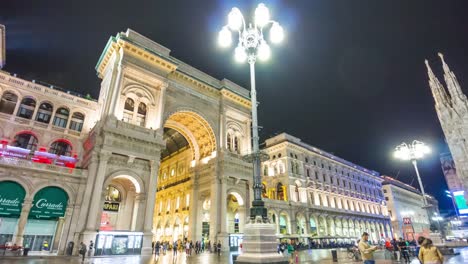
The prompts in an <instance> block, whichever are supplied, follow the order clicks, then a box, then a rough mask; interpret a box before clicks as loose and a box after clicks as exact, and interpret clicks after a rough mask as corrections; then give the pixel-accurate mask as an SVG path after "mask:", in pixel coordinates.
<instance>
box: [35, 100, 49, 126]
mask: <svg viewBox="0 0 468 264" xmlns="http://www.w3.org/2000/svg"><path fill="white" fill-rule="evenodd" d="M52 110H53V108H52V105H51V104H49V103H41V105H39V110H38V111H37V114H36V121H38V122H41V123H46V124H49V122H50V117H51V116H52Z"/></svg>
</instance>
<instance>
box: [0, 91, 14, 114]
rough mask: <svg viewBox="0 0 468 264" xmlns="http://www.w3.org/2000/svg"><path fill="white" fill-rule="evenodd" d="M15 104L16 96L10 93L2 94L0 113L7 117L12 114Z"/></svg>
mask: <svg viewBox="0 0 468 264" xmlns="http://www.w3.org/2000/svg"><path fill="white" fill-rule="evenodd" d="M17 102H18V96H17V95H16V94H14V93H10V92H6V93H4V94H3V96H2V99H1V100H0V112H2V113H5V114H9V115H11V114H13V112H14V111H15V107H16V103H17Z"/></svg>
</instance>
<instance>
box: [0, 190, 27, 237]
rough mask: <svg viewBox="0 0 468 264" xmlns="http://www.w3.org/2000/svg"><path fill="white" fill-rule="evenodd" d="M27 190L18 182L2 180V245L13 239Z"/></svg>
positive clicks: (0, 210) (0, 201)
mask: <svg viewBox="0 0 468 264" xmlns="http://www.w3.org/2000/svg"><path fill="white" fill-rule="evenodd" d="M25 195H26V191H25V190H24V188H23V187H22V186H21V185H20V184H19V183H17V182H14V181H2V182H0V223H1V224H0V245H5V243H7V242H11V241H13V237H14V235H15V230H17V225H18V219H19V218H20V215H21V210H22V204H23V201H24V197H25Z"/></svg>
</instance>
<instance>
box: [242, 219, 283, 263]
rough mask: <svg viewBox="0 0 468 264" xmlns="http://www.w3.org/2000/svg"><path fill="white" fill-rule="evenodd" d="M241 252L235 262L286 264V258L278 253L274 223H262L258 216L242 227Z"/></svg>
mask: <svg viewBox="0 0 468 264" xmlns="http://www.w3.org/2000/svg"><path fill="white" fill-rule="evenodd" d="M244 234H245V235H244V241H243V242H242V254H240V255H239V257H237V260H236V261H235V263H236V264H259V263H268V264H287V263H289V261H288V259H287V258H286V257H284V256H283V255H281V254H278V241H277V237H276V228H275V225H274V224H270V223H264V221H263V219H262V218H261V217H260V216H257V217H256V218H255V220H250V223H248V224H246V225H245V227H244Z"/></svg>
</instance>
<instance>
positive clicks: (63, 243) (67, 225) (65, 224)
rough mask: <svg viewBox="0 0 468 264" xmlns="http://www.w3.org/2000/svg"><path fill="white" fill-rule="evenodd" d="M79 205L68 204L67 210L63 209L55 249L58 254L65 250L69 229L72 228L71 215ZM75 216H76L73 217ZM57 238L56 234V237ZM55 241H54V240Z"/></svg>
mask: <svg viewBox="0 0 468 264" xmlns="http://www.w3.org/2000/svg"><path fill="white" fill-rule="evenodd" d="M78 208H79V206H70V205H69V206H68V207H67V210H66V211H65V216H64V217H63V220H64V221H63V231H62V232H61V233H58V232H57V234H60V241H59V243H58V245H57V250H58V255H63V254H64V252H65V249H66V247H67V243H68V241H67V239H68V236H69V234H70V231H71V230H70V229H71V228H72V221H73V215H74V211H76V210H79V209H78ZM75 218H76V217H75ZM55 240H57V236H56V239H55ZM54 243H55V241H54Z"/></svg>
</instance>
